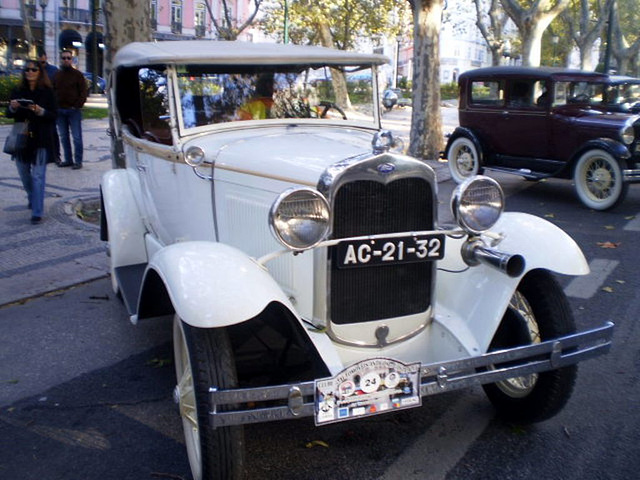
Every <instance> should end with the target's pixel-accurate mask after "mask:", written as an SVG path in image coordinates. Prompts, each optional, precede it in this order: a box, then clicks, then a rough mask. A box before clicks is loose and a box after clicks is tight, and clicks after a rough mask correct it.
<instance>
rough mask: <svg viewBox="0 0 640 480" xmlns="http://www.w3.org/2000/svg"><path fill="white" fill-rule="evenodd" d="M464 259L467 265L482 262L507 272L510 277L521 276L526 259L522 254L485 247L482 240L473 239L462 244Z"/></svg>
mask: <svg viewBox="0 0 640 480" xmlns="http://www.w3.org/2000/svg"><path fill="white" fill-rule="evenodd" d="M461 253H462V259H463V260H464V261H465V263H466V264H467V265H470V266H476V265H479V264H480V263H484V264H485V265H489V266H490V267H493V268H496V269H498V270H500V271H501V272H502V273H506V274H507V275H509V276H510V277H519V276H520V275H522V272H524V267H525V260H524V257H523V256H522V255H518V254H515V255H510V254H508V253H502V252H498V251H497V250H492V249H490V248H487V247H485V245H484V243H482V241H481V240H472V241H470V242H465V243H464V244H463V245H462V251H461Z"/></svg>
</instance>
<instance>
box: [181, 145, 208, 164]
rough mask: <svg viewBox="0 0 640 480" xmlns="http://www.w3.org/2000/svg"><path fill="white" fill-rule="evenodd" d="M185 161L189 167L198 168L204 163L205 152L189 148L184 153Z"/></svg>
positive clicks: (196, 148) (198, 148)
mask: <svg viewBox="0 0 640 480" xmlns="http://www.w3.org/2000/svg"><path fill="white" fill-rule="evenodd" d="M184 161H185V162H186V164H187V165H190V166H192V167H198V166H200V165H201V164H202V162H204V150H202V148H200V147H189V148H187V151H186V152H185V153H184Z"/></svg>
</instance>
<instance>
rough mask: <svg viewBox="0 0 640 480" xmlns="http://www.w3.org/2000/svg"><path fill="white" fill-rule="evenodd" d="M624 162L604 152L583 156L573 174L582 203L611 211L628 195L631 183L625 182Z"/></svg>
mask: <svg viewBox="0 0 640 480" xmlns="http://www.w3.org/2000/svg"><path fill="white" fill-rule="evenodd" d="M624 168H626V163H625V162H624V160H616V159H615V158H613V156H612V155H611V154H610V153H608V152H605V151H604V150H600V149H594V150H589V151H587V152H586V153H584V154H583V155H582V156H581V157H580V159H579V160H578V163H576V168H575V170H574V173H573V181H574V183H575V186H576V193H577V194H578V198H579V199H580V201H581V202H582V203H583V204H584V205H586V206H587V207H589V208H593V209H594V210H608V209H610V208H613V207H615V206H617V205H618V204H619V203H620V202H622V201H623V200H624V198H625V197H626V196H627V191H628V190H629V184H628V183H623V181H622V170H623V169H624Z"/></svg>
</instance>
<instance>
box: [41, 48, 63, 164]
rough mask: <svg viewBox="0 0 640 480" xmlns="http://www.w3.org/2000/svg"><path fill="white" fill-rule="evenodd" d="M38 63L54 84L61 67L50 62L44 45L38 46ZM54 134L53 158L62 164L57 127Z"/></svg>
mask: <svg viewBox="0 0 640 480" xmlns="http://www.w3.org/2000/svg"><path fill="white" fill-rule="evenodd" d="M38 63H39V64H40V65H42V68H44V71H45V72H46V73H47V77H49V81H50V82H51V85H52V86H53V82H54V79H55V78H56V74H57V73H58V71H59V70H60V69H59V68H58V67H56V66H55V65H52V64H50V63H49V60H48V59H47V52H45V50H44V48H42V47H40V48H38ZM53 134H54V139H53V146H54V149H53V153H52V154H53V156H54V158H53V159H54V160H55V162H56V164H57V165H60V163H61V160H60V138H59V137H58V130H57V129H56V128H54V129H53Z"/></svg>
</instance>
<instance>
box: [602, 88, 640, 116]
mask: <svg viewBox="0 0 640 480" xmlns="http://www.w3.org/2000/svg"><path fill="white" fill-rule="evenodd" d="M606 98H607V106H611V107H618V108H619V109H620V110H622V111H625V112H626V111H628V112H638V111H640V81H638V82H637V83H631V82H628V83H617V84H613V85H609V86H607V94H606Z"/></svg>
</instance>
